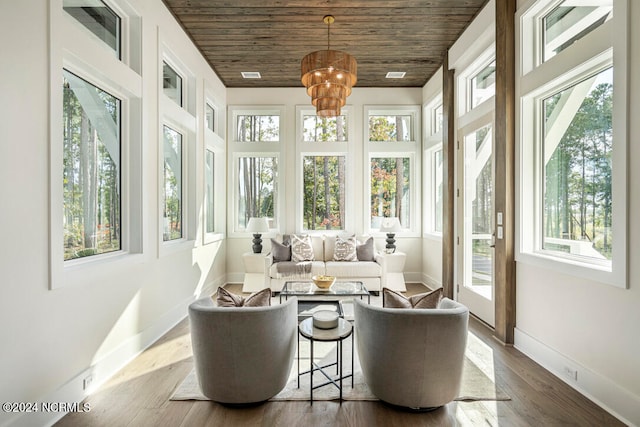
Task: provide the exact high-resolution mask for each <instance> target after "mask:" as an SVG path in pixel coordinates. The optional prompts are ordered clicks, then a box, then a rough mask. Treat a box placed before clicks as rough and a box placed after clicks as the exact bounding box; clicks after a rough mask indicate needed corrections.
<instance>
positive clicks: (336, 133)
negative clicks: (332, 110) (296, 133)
mask: <svg viewBox="0 0 640 427" xmlns="http://www.w3.org/2000/svg"><path fill="white" fill-rule="evenodd" d="M302 126H303V132H304V134H303V139H302V140H303V141H305V142H346V141H347V140H348V139H349V137H348V129H347V118H346V117H345V116H338V117H318V116H316V115H310V114H305V115H304V116H303V118H302Z"/></svg>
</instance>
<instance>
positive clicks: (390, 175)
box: [370, 157, 411, 228]
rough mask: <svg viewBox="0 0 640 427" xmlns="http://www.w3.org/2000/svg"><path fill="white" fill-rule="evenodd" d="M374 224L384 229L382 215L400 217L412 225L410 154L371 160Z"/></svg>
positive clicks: (406, 224) (405, 223) (401, 223)
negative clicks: (410, 212)
mask: <svg viewBox="0 0 640 427" xmlns="http://www.w3.org/2000/svg"><path fill="white" fill-rule="evenodd" d="M370 165H371V202H370V206H371V227H372V228H380V222H381V220H382V218H388V217H397V218H398V219H399V220H400V225H402V226H403V228H409V210H410V209H409V206H410V197H411V193H410V192H409V179H410V176H411V163H410V159H409V158H408V157H374V158H372V159H371V162H370Z"/></svg>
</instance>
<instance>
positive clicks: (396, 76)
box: [386, 71, 407, 79]
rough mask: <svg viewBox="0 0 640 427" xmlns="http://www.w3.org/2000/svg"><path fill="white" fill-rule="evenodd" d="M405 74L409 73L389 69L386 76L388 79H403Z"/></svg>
mask: <svg viewBox="0 0 640 427" xmlns="http://www.w3.org/2000/svg"><path fill="white" fill-rule="evenodd" d="M405 74H407V73H405V72H404V71H389V72H388V73H387V76H386V77H387V78H388V79H403V78H404V75H405Z"/></svg>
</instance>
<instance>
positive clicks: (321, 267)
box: [269, 261, 325, 280]
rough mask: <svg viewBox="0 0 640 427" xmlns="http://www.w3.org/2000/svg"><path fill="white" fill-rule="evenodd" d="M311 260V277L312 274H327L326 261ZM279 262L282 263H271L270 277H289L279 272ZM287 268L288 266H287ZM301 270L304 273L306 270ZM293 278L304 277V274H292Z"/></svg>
mask: <svg viewBox="0 0 640 427" xmlns="http://www.w3.org/2000/svg"><path fill="white" fill-rule="evenodd" d="M284 262H285V263H287V262H288V263H290V264H296V263H294V262H293V261H284ZM310 262H311V272H310V273H309V274H308V276H309V278H311V276H314V275H316V274H320V275H322V274H325V263H324V261H310ZM278 264H281V263H273V264H271V267H269V277H272V278H274V279H279V278H285V279H286V278H287V277H286V275H283V274H280V273H278ZM285 268H286V267H285ZM299 271H300V272H301V273H302V272H304V271H305V270H304V269H302V268H300V269H299ZM305 276H307V275H305ZM290 277H291V280H295V279H296V278H302V276H300V275H296V274H294V275H292V276H290Z"/></svg>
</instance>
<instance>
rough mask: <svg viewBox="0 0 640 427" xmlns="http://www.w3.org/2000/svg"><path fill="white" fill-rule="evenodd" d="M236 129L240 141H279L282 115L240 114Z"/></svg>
mask: <svg viewBox="0 0 640 427" xmlns="http://www.w3.org/2000/svg"><path fill="white" fill-rule="evenodd" d="M236 129H237V133H236V138H237V139H236V141H238V142H278V141H280V116H278V115H264V116H260V115H238V116H237V122H236Z"/></svg>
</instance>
